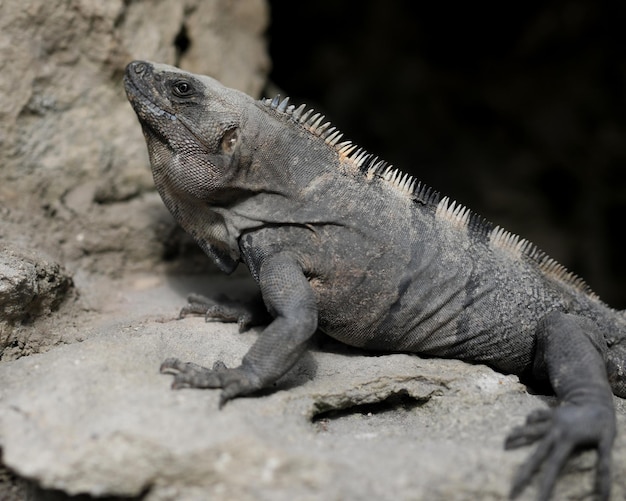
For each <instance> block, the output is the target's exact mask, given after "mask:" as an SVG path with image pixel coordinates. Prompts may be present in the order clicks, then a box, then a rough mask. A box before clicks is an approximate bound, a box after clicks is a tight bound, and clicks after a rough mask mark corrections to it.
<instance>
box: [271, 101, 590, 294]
mask: <svg viewBox="0 0 626 501" xmlns="http://www.w3.org/2000/svg"><path fill="white" fill-rule="evenodd" d="M261 103H262V104H263V105H265V106H268V107H269V108H270V109H272V110H275V111H276V112H278V113H279V114H282V115H284V116H286V117H288V118H289V119H291V120H292V121H294V122H295V123H297V124H299V125H300V126H302V127H304V128H305V129H306V130H308V131H309V132H311V133H312V134H314V135H316V136H318V137H320V138H321V139H323V140H324V141H325V142H326V144H328V145H329V146H332V147H334V148H335V150H336V151H337V153H338V154H339V156H340V157H341V158H342V159H343V160H344V161H348V162H351V163H352V165H353V166H354V167H356V168H357V169H358V170H359V171H360V172H361V173H362V174H363V175H364V176H365V178H366V179H368V180H372V179H374V178H379V179H382V180H383V181H384V182H386V183H388V184H389V185H390V186H392V187H393V188H395V189H396V190H397V191H398V192H399V193H401V194H404V195H406V196H409V197H411V198H412V199H413V200H414V201H415V202H416V203H419V204H420V205H423V206H425V207H427V208H428V209H430V210H432V211H433V212H434V215H435V217H436V218H437V219H440V220H445V221H448V222H449V223H451V224H452V225H453V226H454V227H456V228H458V229H460V230H467V231H468V232H469V234H470V235H473V236H476V237H479V238H484V239H485V240H486V241H487V242H488V245H489V246H490V247H491V248H493V249H501V250H503V251H505V252H508V253H510V254H511V255H513V256H514V257H515V258H517V259H528V260H530V261H531V262H534V263H535V264H536V265H537V266H538V268H539V269H540V270H541V271H542V272H543V273H544V274H545V275H546V276H547V277H550V278H552V279H554V280H556V281H559V282H562V283H564V284H566V285H569V286H572V287H574V288H575V289H577V290H579V291H581V292H583V293H586V294H588V295H589V296H590V297H592V298H597V295H596V294H595V293H594V292H593V291H592V290H591V288H590V287H589V286H588V285H587V284H586V283H585V281H584V280H583V279H582V278H580V277H578V276H577V275H575V274H573V273H571V272H570V271H568V270H567V268H565V266H563V265H562V264H560V263H558V262H557V261H555V260H554V259H552V258H551V257H550V256H548V255H547V254H546V253H545V252H543V251H542V250H540V249H539V248H537V247H536V246H535V245H534V244H532V243H531V242H529V241H528V240H526V239H525V238H521V237H519V236H517V235H515V234H513V233H511V232H509V231H506V230H504V229H503V228H501V227H500V226H495V227H494V225H493V224H492V223H491V222H489V221H487V220H486V219H484V218H482V217H481V216H479V215H477V214H476V213H474V212H473V211H471V210H470V209H468V208H466V207H465V206H463V205H461V204H459V203H457V202H454V201H452V200H450V198H449V197H443V198H442V197H441V195H440V194H439V192H437V191H436V190H434V189H432V188H430V187H429V186H427V185H425V184H423V183H422V182H421V181H417V180H416V179H415V178H414V177H413V176H410V175H409V174H405V173H403V172H401V171H400V170H398V169H396V168H394V167H393V166H391V165H389V164H388V163H387V162H385V161H384V160H380V159H379V158H378V157H377V156H375V155H372V154H371V153H368V152H367V151H365V150H364V149H363V148H359V147H358V146H357V145H355V144H353V143H352V142H351V141H342V142H340V140H341V138H342V137H343V134H342V133H341V132H340V131H338V130H337V128H336V127H333V126H332V124H331V123H330V122H328V121H324V119H325V118H326V117H325V116H324V115H322V114H321V113H316V112H315V111H314V110H313V109H310V108H309V109H307V107H306V105H304V104H302V105H300V106H298V107H297V108H296V107H295V106H294V105H292V104H289V98H288V97H286V98H284V99H282V100H281V99H280V95H278V96H276V97H274V98H273V99H262V100H261Z"/></svg>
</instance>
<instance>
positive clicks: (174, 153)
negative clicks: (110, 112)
mask: <svg viewBox="0 0 626 501" xmlns="http://www.w3.org/2000/svg"><path fill="white" fill-rule="evenodd" d="M124 86H125V88H126V94H127V96H128V99H129V101H130V103H131V105H132V106H133V109H134V110H135V112H136V114H137V117H138V118H139V121H140V123H141V126H142V129H143V132H144V136H145V138H146V143H147V146H148V153H149V156H150V163H151V166H152V173H153V177H154V181H155V184H156V187H157V190H158V191H159V193H160V195H161V197H162V198H163V201H164V202H165V204H166V206H167V207H168V209H169V210H170V211H171V212H172V214H173V215H174V217H175V218H176V219H177V221H178V222H179V223H180V224H181V225H182V226H183V228H185V230H187V231H188V232H189V233H190V234H191V235H192V236H193V237H194V238H195V239H196V240H197V241H198V243H199V244H200V245H201V247H203V249H204V250H205V252H207V253H208V254H209V255H210V256H211V257H213V258H214V260H215V261H216V262H217V264H218V266H220V267H221V268H222V269H223V270H224V271H227V272H229V271H232V270H233V269H234V268H235V267H236V265H237V261H238V260H239V249H238V246H237V243H236V237H237V235H232V234H230V233H232V229H229V228H228V225H227V224H226V223H225V221H224V218H223V216H222V215H220V214H219V211H218V212H216V211H215V210H213V209H215V207H219V206H220V205H223V204H227V203H229V204H230V203H232V202H233V200H234V199H236V198H237V197H238V196H240V195H241V193H238V192H241V191H242V190H241V189H240V188H238V187H237V184H238V183H237V182H236V181H235V179H234V178H235V177H237V175H238V174H239V172H240V170H241V166H242V165H244V164H245V163H246V160H245V159H242V158H241V156H242V154H243V155H245V152H244V151H243V150H244V149H243V148H241V147H240V144H239V143H240V141H239V139H240V131H241V127H242V126H243V123H244V122H245V118H244V117H242V111H241V110H244V109H245V108H246V107H245V106H244V105H243V104H244V103H254V100H253V99H252V98H251V97H249V96H247V95H245V94H243V93H241V92H238V91H236V90H234V89H229V88H227V87H224V86H222V85H221V84H220V83H219V82H217V81H216V80H214V79H212V78H209V77H204V76H200V75H193V74H191V73H187V72H184V71H182V70H179V69H178V68H174V67H171V66H167V65H162V64H154V63H149V62H144V61H134V62H132V63H130V64H129V65H128V66H127V68H126V74H125V77H124ZM239 184H240V183H239Z"/></svg>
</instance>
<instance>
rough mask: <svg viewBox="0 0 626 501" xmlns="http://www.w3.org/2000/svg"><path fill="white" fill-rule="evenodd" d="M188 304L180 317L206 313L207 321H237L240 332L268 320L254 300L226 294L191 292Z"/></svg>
mask: <svg viewBox="0 0 626 501" xmlns="http://www.w3.org/2000/svg"><path fill="white" fill-rule="evenodd" d="M187 301H188V304H187V306H185V307H183V308H182V309H181V310H180V314H179V315H178V318H183V317H186V316H187V315H190V314H195V315H204V318H205V320H206V321H207V322H211V321H219V322H237V325H238V326H239V332H244V331H246V330H248V329H249V328H250V327H252V326H253V325H259V324H260V323H263V321H265V320H266V318H267V315H266V313H265V312H264V311H263V310H262V309H261V308H259V307H258V305H255V304H253V303H252V302H250V303H246V302H242V301H235V300H232V299H230V298H228V297H227V296H225V295H224V294H220V295H218V296H217V297H216V298H215V299H211V298H208V297H205V296H202V295H200V294H191V295H190V296H189V297H188V298H187Z"/></svg>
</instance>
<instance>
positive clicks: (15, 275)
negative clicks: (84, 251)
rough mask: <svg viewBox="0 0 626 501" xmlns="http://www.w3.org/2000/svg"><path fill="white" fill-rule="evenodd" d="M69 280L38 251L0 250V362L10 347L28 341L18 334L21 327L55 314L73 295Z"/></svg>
mask: <svg viewBox="0 0 626 501" xmlns="http://www.w3.org/2000/svg"><path fill="white" fill-rule="evenodd" d="M72 287H73V282H72V278H71V276H70V275H69V274H68V272H67V271H65V270H64V269H63V267H62V266H61V265H59V264H58V263H56V262H54V261H53V260H52V259H51V258H50V257H49V256H46V255H45V254H44V253H43V252H41V251H38V250H32V249H28V248H26V247H16V246H10V245H8V244H7V243H3V246H2V248H0V358H2V357H3V355H4V351H5V349H6V348H7V347H8V346H10V345H24V344H25V343H26V342H27V341H26V339H23V338H21V336H20V335H19V334H18V332H19V330H20V328H21V327H22V326H23V325H24V324H29V323H32V322H33V321H34V320H35V319H36V318H38V317H41V316H45V315H48V314H50V313H51V312H52V311H55V310H56V309H57V308H58V307H59V305H60V304H61V302H62V301H63V300H64V299H65V298H66V297H68V295H69V294H70V293H71V292H72Z"/></svg>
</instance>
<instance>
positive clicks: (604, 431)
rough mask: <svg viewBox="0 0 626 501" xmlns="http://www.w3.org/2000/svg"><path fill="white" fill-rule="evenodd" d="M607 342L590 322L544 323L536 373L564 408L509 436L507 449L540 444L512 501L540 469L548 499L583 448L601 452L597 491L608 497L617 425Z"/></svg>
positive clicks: (563, 317) (569, 318) (558, 317)
mask: <svg viewBox="0 0 626 501" xmlns="http://www.w3.org/2000/svg"><path fill="white" fill-rule="evenodd" d="M603 343H604V340H603V338H602V336H600V335H599V334H598V333H597V331H596V328H595V326H594V324H593V323H592V322H590V321H588V320H586V319H583V318H581V317H577V316H574V315H568V314H564V313H551V314H550V315H548V316H547V317H546V318H545V319H544V321H543V323H542V326H541V328H540V330H539V332H538V335H537V352H536V357H535V373H536V375H537V376H539V377H542V376H545V375H546V374H545V373H547V376H548V378H549V380H550V383H551V384H552V387H553V389H554V391H555V393H556V395H557V397H559V400H560V405H559V406H558V407H556V408H554V409H542V410H540V411H535V412H534V413H532V414H531V415H530V416H529V417H528V419H527V421H526V424H525V425H523V426H520V427H518V428H515V429H514V430H513V431H512V432H511V434H510V435H509V436H508V438H507V440H506V443H505V447H506V448H507V449H511V448H516V447H521V446H524V445H529V444H532V443H535V442H537V443H538V445H537V448H536V449H535V451H534V452H533V454H532V455H531V456H530V457H529V458H528V459H527V460H526V462H524V463H523V464H522V466H521V467H520V469H519V470H518V472H517V474H516V476H515V479H514V481H513V486H512V489H511V498H514V497H516V496H517V495H518V494H520V493H521V492H522V491H523V490H524V489H525V487H526V486H527V484H528V483H529V482H530V481H531V480H532V477H533V476H534V475H535V474H536V473H538V472H539V470H542V471H541V473H540V475H541V478H540V482H539V492H538V496H537V499H538V500H540V501H546V500H548V499H549V498H550V494H551V492H552V490H553V488H554V485H555V483H556V479H557V477H558V474H559V472H560V471H561V469H562V468H563V466H564V465H565V463H566V462H567V460H568V459H569V457H570V456H571V455H572V453H573V452H574V451H576V450H578V449H581V448H595V449H597V453H598V460H597V464H596V482H595V491H596V494H597V496H598V499H601V500H607V499H608V498H609V493H610V488H611V467H610V465H611V448H612V446H613V440H614V438H615V431H616V425H615V410H614V407H613V394H612V392H611V387H610V386H609V382H608V379H607V370H606V364H605V352H606V346H605V345H604V346H603ZM542 373H544V374H542Z"/></svg>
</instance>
